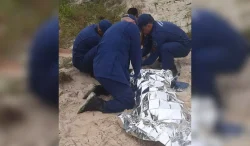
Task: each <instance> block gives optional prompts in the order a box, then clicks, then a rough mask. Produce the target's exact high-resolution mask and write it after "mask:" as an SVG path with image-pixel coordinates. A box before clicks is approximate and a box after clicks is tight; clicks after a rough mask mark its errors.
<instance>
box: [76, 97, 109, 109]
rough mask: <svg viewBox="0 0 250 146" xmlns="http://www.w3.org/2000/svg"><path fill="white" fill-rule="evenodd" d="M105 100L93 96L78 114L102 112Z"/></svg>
mask: <svg viewBox="0 0 250 146" xmlns="http://www.w3.org/2000/svg"><path fill="white" fill-rule="evenodd" d="M103 104H104V100H102V99H101V98H99V97H98V96H93V97H91V98H90V99H87V100H86V102H85V104H84V105H83V106H82V107H81V109H80V110H79V112H78V113H82V112H86V111H102V109H103Z"/></svg>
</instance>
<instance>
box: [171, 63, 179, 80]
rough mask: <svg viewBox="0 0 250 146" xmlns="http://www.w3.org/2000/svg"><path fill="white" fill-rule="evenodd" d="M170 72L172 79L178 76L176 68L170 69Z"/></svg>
mask: <svg viewBox="0 0 250 146" xmlns="http://www.w3.org/2000/svg"><path fill="white" fill-rule="evenodd" d="M170 70H171V71H172V74H173V77H176V76H177V75H178V71H177V69H176V66H174V67H173V68H171V69H170Z"/></svg>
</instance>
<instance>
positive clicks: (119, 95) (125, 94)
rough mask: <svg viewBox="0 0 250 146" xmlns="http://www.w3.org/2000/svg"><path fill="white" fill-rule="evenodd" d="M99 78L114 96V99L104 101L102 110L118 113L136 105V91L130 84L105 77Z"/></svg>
mask: <svg viewBox="0 0 250 146" xmlns="http://www.w3.org/2000/svg"><path fill="white" fill-rule="evenodd" d="M97 80H98V81H99V82H100V84H101V85H102V86H103V87H104V88H105V89H106V90H107V91H108V92H109V93H110V94H111V95H112V96H113V99H112V100H110V101H107V102H105V103H104V105H103V111H102V112H104V113H116V112H122V111H124V110H125V109H132V108H133V107H134V105H135V101H134V92H133V90H132V89H131V87H130V86H129V85H126V84H123V83H120V82H117V81H113V80H110V79H105V78H97Z"/></svg>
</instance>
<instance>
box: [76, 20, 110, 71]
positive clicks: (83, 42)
mask: <svg viewBox="0 0 250 146" xmlns="http://www.w3.org/2000/svg"><path fill="white" fill-rule="evenodd" d="M111 25H112V23H111V22H110V21H109V20H101V21H100V22H99V23H98V24H93V25H90V26H87V27H86V28H84V29H83V30H82V31H81V32H80V33H79V34H78V35H77V37H76V39H75V42H74V46H73V52H72V56H73V58H72V62H73V65H74V67H76V68H77V69H79V70H80V71H81V72H84V73H88V74H90V75H91V76H93V60H94V57H95V54H96V52H97V48H96V46H97V45H98V43H99V42H100V40H101V37H102V36H103V34H104V33H105V31H106V30H107V29H108V28H109V27H110V26H111Z"/></svg>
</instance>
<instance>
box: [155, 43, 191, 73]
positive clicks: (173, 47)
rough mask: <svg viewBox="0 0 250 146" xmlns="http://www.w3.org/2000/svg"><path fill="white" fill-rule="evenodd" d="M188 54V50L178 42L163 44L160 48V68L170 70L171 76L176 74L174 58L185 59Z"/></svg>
mask: <svg viewBox="0 0 250 146" xmlns="http://www.w3.org/2000/svg"><path fill="white" fill-rule="evenodd" d="M189 52H190V49H188V48H185V47H184V46H183V45H182V44H180V43H178V42H169V43H165V44H163V45H162V46H161V48H160V56H161V57H160V58H161V60H162V68H163V69H165V70H168V69H170V70H172V72H173V74H177V69H176V66H175V64H174V58H178V57H185V56H187V55H188V53H189Z"/></svg>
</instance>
